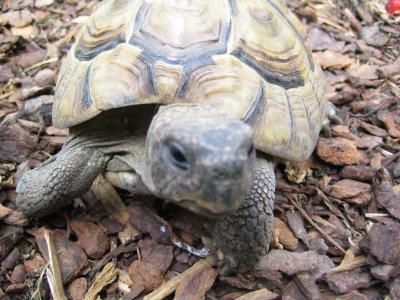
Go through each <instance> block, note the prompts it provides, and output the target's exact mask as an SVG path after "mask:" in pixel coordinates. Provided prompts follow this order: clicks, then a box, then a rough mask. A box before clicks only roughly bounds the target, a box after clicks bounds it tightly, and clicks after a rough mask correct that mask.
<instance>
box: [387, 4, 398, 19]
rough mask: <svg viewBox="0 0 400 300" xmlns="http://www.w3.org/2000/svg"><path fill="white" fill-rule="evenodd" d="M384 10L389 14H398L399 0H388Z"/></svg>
mask: <svg viewBox="0 0 400 300" xmlns="http://www.w3.org/2000/svg"><path fill="white" fill-rule="evenodd" d="M386 11H387V12H388V13H389V14H394V15H395V16H400V0H389V1H388V3H387V4H386Z"/></svg>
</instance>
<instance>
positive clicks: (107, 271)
mask: <svg viewBox="0 0 400 300" xmlns="http://www.w3.org/2000/svg"><path fill="white" fill-rule="evenodd" d="M117 275H118V270H117V269H116V268H115V267H114V264H113V263H112V262H109V263H108V264H107V265H105V267H104V268H103V270H102V271H101V272H100V273H98V274H97V275H96V277H95V278H94V281H93V283H92V285H91V286H90V288H89V290H88V292H87V294H86V295H85V298H84V300H96V299H97V295H98V294H99V293H100V291H101V290H102V289H103V288H104V287H106V286H107V285H109V284H111V283H113V282H114V281H115V280H116V279H117Z"/></svg>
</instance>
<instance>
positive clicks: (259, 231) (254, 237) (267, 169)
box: [204, 159, 275, 275]
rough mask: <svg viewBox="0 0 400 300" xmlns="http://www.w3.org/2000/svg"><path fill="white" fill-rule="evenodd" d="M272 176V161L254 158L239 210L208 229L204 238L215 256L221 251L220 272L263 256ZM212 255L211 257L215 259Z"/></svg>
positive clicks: (268, 229) (249, 265) (269, 224)
mask: <svg viewBox="0 0 400 300" xmlns="http://www.w3.org/2000/svg"><path fill="white" fill-rule="evenodd" d="M274 197H275V175H274V169H273V164H272V163H271V162H269V161H267V160H265V159H257V161H256V164H255V169H254V176H253V183H252V187H251V189H250V191H249V192H248V193H247V195H246V198H245V200H244V202H243V204H242V206H241V207H240V208H239V210H238V211H237V212H236V213H234V214H232V215H230V216H227V217H225V218H224V219H222V220H219V221H217V222H216V223H215V225H214V227H213V229H212V241H211V240H207V239H205V240H204V241H205V244H206V246H207V247H209V248H211V250H212V251H213V252H214V255H215V256H216V257H217V256H218V252H219V251H220V252H222V254H223V261H222V262H221V261H219V262H218V258H217V260H216V262H217V263H218V264H222V265H223V266H222V269H221V272H220V273H221V274H222V275H229V274H230V273H233V272H235V271H239V272H246V271H249V270H251V269H252V268H254V266H255V265H256V264H257V262H258V261H259V259H260V258H261V257H262V256H264V255H266V254H267V252H268V249H269V243H270V240H271V236H272V235H271V229H272V220H273V211H272V209H273V202H274ZM216 257H214V260H215V258H216Z"/></svg>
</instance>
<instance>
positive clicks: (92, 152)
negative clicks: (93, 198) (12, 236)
mask: <svg viewBox="0 0 400 300" xmlns="http://www.w3.org/2000/svg"><path fill="white" fill-rule="evenodd" d="M107 160H108V158H107V157H106V156H105V155H104V154H103V153H102V152H100V151H99V150H97V149H96V148H88V147H83V146H79V145H74V146H72V147H69V146H68V144H67V145H66V146H65V147H64V148H63V149H62V150H61V151H60V152H59V153H58V154H57V155H55V156H53V157H51V158H50V159H48V160H47V161H45V162H44V163H42V164H41V165H39V166H38V167H37V168H35V169H32V170H30V171H28V172H27V173H25V174H24V175H23V177H22V178H21V180H20V182H19V183H18V186H17V206H18V209H19V210H20V211H21V212H22V213H24V214H25V215H26V216H27V217H41V216H44V215H47V214H50V213H53V212H55V211H56V210H57V209H59V208H60V207H62V206H64V205H66V204H68V203H69V202H70V201H72V200H73V199H74V198H76V197H78V196H80V195H82V194H83V193H85V192H86V191H88V190H89V189H90V186H91V185H92V183H93V181H94V180H95V178H96V177H97V175H98V174H99V173H100V172H101V171H102V170H103V169H104V167H105V165H106V163H107Z"/></svg>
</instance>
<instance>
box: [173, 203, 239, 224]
mask: <svg viewBox="0 0 400 300" xmlns="http://www.w3.org/2000/svg"><path fill="white" fill-rule="evenodd" d="M174 203H176V204H178V205H179V206H181V207H183V208H186V209H188V210H190V211H191V212H194V213H195V214H198V215H200V216H204V217H208V218H211V219H219V218H221V217H225V216H228V215H230V214H232V213H233V212H234V210H232V209H230V210H225V211H223V212H215V211H212V210H210V209H207V208H205V207H203V206H200V205H198V204H197V203H196V202H194V201H192V200H187V199H186V200H181V201H179V202H174Z"/></svg>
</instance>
